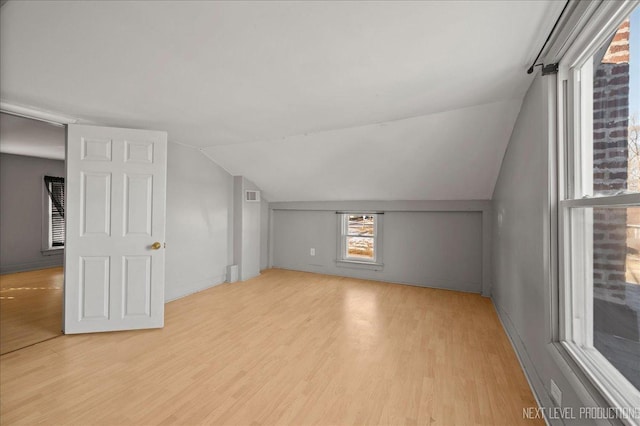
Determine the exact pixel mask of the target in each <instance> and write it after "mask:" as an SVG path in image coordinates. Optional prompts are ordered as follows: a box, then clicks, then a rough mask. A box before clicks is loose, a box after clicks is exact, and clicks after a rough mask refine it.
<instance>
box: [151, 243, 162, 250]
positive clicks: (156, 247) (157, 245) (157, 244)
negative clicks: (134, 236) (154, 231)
mask: <svg viewBox="0 0 640 426" xmlns="http://www.w3.org/2000/svg"><path fill="white" fill-rule="evenodd" d="M160 247H162V244H160V243H159V242H158V241H156V242H155V243H153V244H151V250H160Z"/></svg>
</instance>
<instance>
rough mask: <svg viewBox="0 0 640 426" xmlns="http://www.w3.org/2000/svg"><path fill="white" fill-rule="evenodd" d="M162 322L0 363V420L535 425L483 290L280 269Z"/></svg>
mask: <svg viewBox="0 0 640 426" xmlns="http://www.w3.org/2000/svg"><path fill="white" fill-rule="evenodd" d="M165 324H166V326H165V328H164V329H158V330H144V331H130V332H129V331H127V332H117V333H98V334H92V335H69V336H62V337H60V338H57V339H53V340H49V341H46V342H43V343H40V344H38V345H35V346H31V347H28V348H25V349H21V350H18V351H16V352H12V353H9V354H6V355H3V356H1V357H0V371H1V372H2V374H1V375H0V416H1V419H2V424H6V425H10V424H39V423H44V424H105V425H107V424H110V425H113V424H119V425H126V424H132V425H140V424H144V425H146V424H149V425H151V424H162V425H168V424H189V425H194V424H233V425H240V424H241V425H253V424H255V425H258V424H262V425H272V424H297V425H300V424H305V425H328V424H332V425H342V424H406V425H412V424H419V425H429V424H434V425H454V424H457V425H503V424H504V425H506V424H509V425H517V424H525V423H526V424H527V425H533V424H544V423H543V422H542V421H540V422H535V421H531V420H524V419H522V408H523V407H529V406H535V405H536V403H535V400H534V398H533V396H532V394H531V392H530V390H529V387H528V384H527V382H526V379H525V377H524V375H523V373H522V371H521V369H520V366H519V364H518V361H517V359H516V357H515V354H514V352H513V350H512V348H511V346H510V344H509V341H508V339H507V337H506V335H505V333H504V330H503V329H502V326H501V324H500V322H499V321H498V318H497V315H496V313H495V311H494V310H493V306H492V304H491V302H490V301H489V300H487V299H485V298H482V297H481V296H479V295H475V294H467V293H458V292H453V291H446V290H437V289H428V288H421V287H411V286H404V285H397V284H387V283H380V282H372V281H365V280H357V279H349V278H340V277H332V276H325V275H318V274H310V273H303V272H294V271H284V270H275V269H274V270H269V271H265V272H264V273H263V274H262V275H261V276H260V277H257V278H254V279H252V280H249V281H245V282H241V283H234V284H223V285H220V286H217V287H214V288H211V289H209V290H205V291H203V292H200V293H197V294H194V295H191V296H188V297H185V298H183V299H179V300H176V301H173V302H171V303H169V304H167V305H166V318H165Z"/></svg>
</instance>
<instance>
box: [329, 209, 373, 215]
mask: <svg viewBox="0 0 640 426" xmlns="http://www.w3.org/2000/svg"><path fill="white" fill-rule="evenodd" d="M336 214H363V215H368V214H384V212H363V211H362V210H356V211H350V212H344V211H337V212H336Z"/></svg>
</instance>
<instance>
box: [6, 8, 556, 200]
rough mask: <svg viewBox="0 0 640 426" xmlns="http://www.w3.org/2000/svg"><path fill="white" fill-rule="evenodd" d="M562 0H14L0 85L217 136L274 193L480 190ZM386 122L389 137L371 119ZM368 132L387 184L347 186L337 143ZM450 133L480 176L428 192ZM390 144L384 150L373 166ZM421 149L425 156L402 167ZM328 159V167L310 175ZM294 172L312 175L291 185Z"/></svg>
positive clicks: (189, 133) (367, 158) (492, 172)
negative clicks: (471, 155) (473, 154)
mask: <svg viewBox="0 0 640 426" xmlns="http://www.w3.org/2000/svg"><path fill="white" fill-rule="evenodd" d="M562 5H563V2H554V1H552V0H549V1H537V0H532V1H524V0H523V1H511V2H507V1H458V2H451V1H425V2H331V1H327V2H321V1H318V2H293V1H282V2H146V1H141V2H76V1H70V2H55V1H49V2H17V1H9V2H8V3H6V4H5V5H4V6H2V8H1V9H0V54H1V59H2V60H1V61H0V96H1V97H2V100H3V101H5V102H12V103H16V104H21V105H32V106H36V107H38V108H41V109H45V110H50V111H55V112H58V113H62V114H66V115H71V116H74V117H77V118H80V119H81V120H82V121H86V122H93V123H100V124H105V125H114V126H123V127H137V128H151V129H159V130H166V131H168V132H169V138H170V140H172V141H174V142H180V143H183V144H188V145H192V146H195V147H199V148H205V147H210V148H207V149H206V153H207V155H209V156H210V157H211V158H212V159H213V160H214V161H216V162H217V163H218V164H220V165H222V166H223V167H225V168H226V169H227V170H229V171H231V172H232V173H234V174H242V175H245V176H247V177H249V178H250V179H251V180H253V181H254V182H255V183H256V184H257V185H258V186H260V187H262V188H264V189H265V191H266V194H267V196H268V197H271V198H270V199H271V200H272V201H276V200H302V199H315V200H320V199H344V198H348V199H362V198H370V199H371V198H372V199H384V198H389V197H393V198H394V199H407V198H410V197H420V198H423V197H429V198H433V197H439V198H441V197H445V198H446V199H459V198H460V197H464V198H488V197H490V195H491V192H492V189H493V185H494V183H495V176H496V175H497V171H498V168H499V165H500V160H499V159H500V158H501V157H502V155H503V153H504V149H505V147H506V143H507V141H508V137H509V133H510V130H511V129H512V127H513V122H514V118H515V113H517V110H518V109H519V105H520V102H521V100H522V97H523V94H524V92H525V91H526V89H527V87H528V85H529V83H530V77H529V76H527V75H526V74H525V70H526V68H527V67H528V65H529V62H530V61H531V60H532V59H533V56H535V53H537V50H538V49H539V48H540V46H541V44H542V42H543V41H544V38H545V37H546V34H547V33H548V31H549V29H550V27H551V26H552V24H553V22H554V21H555V16H556V15H557V14H558V13H559V11H560V9H561V7H562ZM512 101H513V102H512ZM505 105H509V110H508V111H505V114H502V113H498V112H496V111H497V110H499V109H500V108H501V107H504V106H505ZM469 107H474V108H469ZM514 112H515V113H514ZM410 117H418V118H416V119H415V120H406V119H407V118H410ZM452 117H460V118H464V119H465V120H468V122H463V121H459V122H451V120H450V118H452ZM480 119H481V120H480ZM438 120H442V121H441V122H439V121H438ZM386 122H392V123H389V125H388V126H386V131H385V132H383V133H379V130H380V129H381V127H378V126H375V125H372V124H376V123H386ZM445 123H449V124H445ZM469 123H474V127H468V126H469ZM445 125H446V126H450V128H441V127H443V126H445ZM464 127H466V129H464ZM304 135H308V137H304ZM421 135H422V136H421ZM428 135H433V136H428ZM459 135H464V136H465V137H466V139H465V140H464V141H460V140H456V139H452V138H457V137H459ZM435 137H442V138H445V139H438V140H436V139H434V138H435ZM363 140H372V141H375V142H374V143H373V142H372V143H371V144H370V148H369V149H368V150H360V152H359V159H360V164H362V165H365V164H376V165H377V166H376V167H384V168H387V169H388V170H387V171H383V172H382V173H381V175H384V176H386V178H387V179H388V181H386V184H385V185H384V186H382V187H380V190H379V191H377V190H376V189H375V188H369V189H368V190H367V191H363V190H362V187H361V186H348V187H349V188H351V189H350V190H348V191H347V190H346V189H345V186H344V185H343V183H344V182H345V181H346V180H347V179H350V178H351V173H352V169H351V168H345V167H342V166H341V167H338V164H342V163H341V159H340V157H339V154H340V153H341V151H342V149H343V148H344V149H351V148H352V147H357V146H359V144H362V143H363V142H362V141H363ZM284 146H287V148H286V149H285V148H283V147H284ZM303 146H304V147H305V149H302V147H303ZM449 146H458V147H459V150H462V151H469V152H478V156H477V159H478V161H477V162H474V163H473V168H474V169H476V170H479V171H480V172H477V173H476V174H473V176H475V177H476V179H477V180H482V181H480V182H478V181H475V180H474V181H473V182H464V181H462V179H465V178H466V177H468V176H469V173H461V174H460V173H455V174H451V173H450V175H452V180H450V181H447V182H442V185H444V187H443V188H441V189H440V190H439V191H431V190H427V189H425V188H424V186H425V185H426V186H427V187H429V186H431V185H430V184H429V182H435V181H438V179H440V177H439V175H438V170H436V169H435V168H430V167H431V166H430V165H431V164H443V163H447V162H448V163H450V162H451V161H452V159H451V158H446V157H443V153H444V152H448V150H443V149H441V148H442V147H449ZM252 147H253V148H256V149H258V148H259V149H258V151H260V152H262V154H263V155H261V156H260V158H259V159H260V160H266V159H270V160H269V161H270V162H271V164H274V165H275V164H286V165H289V166H288V167H282V168H269V167H265V165H264V163H263V162H261V161H255V160H254V159H251V158H252V156H251V155H247V154H246V153H247V152H250V153H251V152H254V151H252ZM271 148H273V149H271ZM308 152H314V153H317V154H314V156H313V157H311V156H309V155H308ZM388 152H394V153H395V154H394V156H393V162H392V161H384V162H383V164H380V163H381V162H380V159H381V158H383V156H385V155H387V153H388ZM416 155H419V156H425V157H426V158H424V159H423V160H424V167H425V168H424V169H423V168H420V167H413V168H410V170H413V172H409V171H408V169H406V168H404V169H403V166H402V165H403V164H404V163H412V162H415V161H416V159H415V158H414V156H416ZM277 156H283V158H276V157H277ZM496 158H498V160H496ZM316 159H317V160H316ZM326 161H329V162H330V163H332V164H335V166H334V167H333V168H332V169H331V170H330V171H331V175H330V176H329V175H323V174H322V173H321V172H317V171H318V170H321V169H322V168H323V167H324V166H323V164H324V163H323V162H326ZM299 164H305V165H306V167H305V168H304V170H299V169H300V168H301V166H299ZM438 169H439V168H438ZM312 171H316V172H313V173H312ZM288 173H292V174H291V175H290V176H289V177H287V176H288V175H287V174H288ZM294 173H297V174H294ZM294 176H295V179H298V180H302V181H305V182H307V183H309V185H306V186H302V185H294V184H291V182H289V181H291V180H293V179H294ZM400 176H403V178H402V179H400ZM287 182H289V183H288V184H287ZM456 188H464V190H461V189H460V190H458V189H456ZM471 188H474V189H471Z"/></svg>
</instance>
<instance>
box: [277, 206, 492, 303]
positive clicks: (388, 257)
mask: <svg viewBox="0 0 640 426" xmlns="http://www.w3.org/2000/svg"><path fill="white" fill-rule="evenodd" d="M319 204H320V206H319ZM274 205H275V209H274V210H272V215H273V232H272V235H271V238H272V239H273V244H272V250H273V266H274V267H279V268H285V269H294V270H301V271H309V272H319V273H324V274H332V275H341V276H349V277H356V278H364V279H372V280H381V281H390V282H397V283H406V284H413V285H418V286H425V287H439V288H447V289H452V290H462V291H469V292H476V293H480V292H481V290H482V270H483V256H482V251H483V250H482V241H483V231H482V212H481V211H457V212H453V211H389V207H390V204H389V203H385V204H384V205H383V204H382V203H380V207H379V208H378V209H376V208H372V209H371V208H370V210H385V214H384V216H383V230H382V247H381V248H382V256H383V259H382V261H383V263H384V268H383V269H382V270H380V271H376V270H367V269H360V268H357V267H344V266H338V265H336V262H335V260H336V251H337V239H338V236H337V231H338V222H337V221H338V217H337V215H336V214H335V211H336V209H335V207H334V208H333V209H331V207H333V206H331V205H330V203H326V204H325V209H324V210H321V209H320V208H322V206H321V205H322V203H315V205H314V206H312V207H313V209H312V210H296V209H283V207H284V206H286V203H276V204H274ZM369 207H371V206H369ZM400 208H402V206H400ZM310 248H315V250H316V255H315V256H311V255H310Z"/></svg>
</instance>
